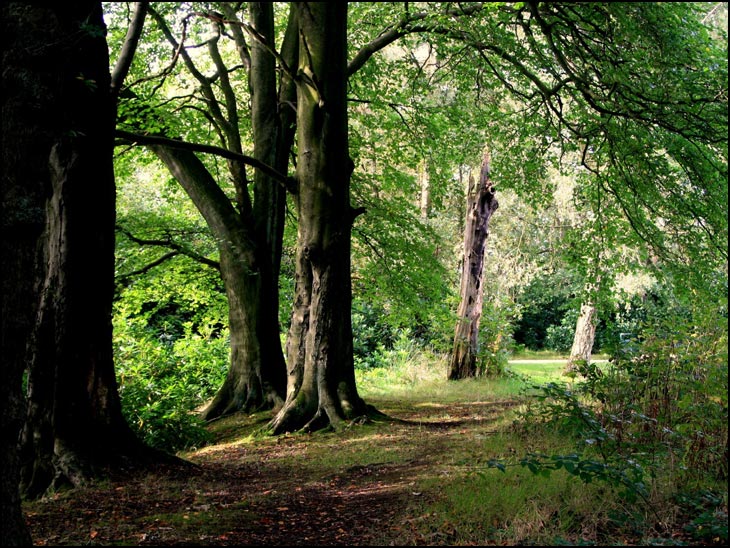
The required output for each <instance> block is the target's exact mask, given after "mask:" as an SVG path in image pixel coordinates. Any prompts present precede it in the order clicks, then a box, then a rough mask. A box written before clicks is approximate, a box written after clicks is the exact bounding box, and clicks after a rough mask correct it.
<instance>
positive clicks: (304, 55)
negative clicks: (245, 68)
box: [269, 2, 369, 433]
mask: <svg viewBox="0 0 730 548" xmlns="http://www.w3.org/2000/svg"><path fill="white" fill-rule="evenodd" d="M295 8H296V10H297V17H298V22H299V29H300V43H299V52H300V53H299V70H298V74H299V76H300V79H299V82H298V87H297V113H298V115H297V131H298V156H297V179H298V184H299V189H298V195H297V213H298V234H297V256H296V279H295V297H294V309H293V312H292V320H291V327H290V331H289V338H288V341H287V355H288V372H289V377H288V386H287V399H286V403H285V405H284V407H283V409H282V410H281V411H280V412H279V413H278V414H277V416H276V417H274V419H273V420H272V421H271V423H270V424H269V426H270V429H271V431H272V432H273V433H280V432H287V431H294V430H300V429H304V430H314V429H318V428H322V427H325V426H328V425H329V426H332V427H335V428H336V427H338V426H339V425H341V424H342V423H343V421H344V420H346V419H352V418H354V417H358V416H362V415H365V414H366V413H367V412H368V410H369V409H368V407H367V406H366V405H365V403H364V401H363V400H362V399H361V398H360V397H359V395H358V393H357V388H356V386H355V369H354V360H353V354H352V323H351V316H350V314H351V301H352V295H351V280H350V236H351V229H352V221H353V212H352V208H351V207H350V191H349V189H350V176H351V173H352V169H353V165H352V160H351V159H350V157H349V146H348V135H347V132H348V125H347V98H346V84H347V73H346V70H347V59H346V55H347V38H346V30H347V3H345V2H316V3H299V2H298V3H296V5H295Z"/></svg>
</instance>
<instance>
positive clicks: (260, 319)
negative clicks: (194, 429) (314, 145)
mask: <svg viewBox="0 0 730 548" xmlns="http://www.w3.org/2000/svg"><path fill="white" fill-rule="evenodd" d="M149 148H150V149H151V150H152V151H153V152H154V153H155V154H156V155H157V156H158V157H159V158H160V159H161V160H162V162H163V163H164V164H165V165H166V166H167V168H168V169H169V170H170V172H171V173H172V174H173V175H174V177H175V179H176V180H177V181H178V182H179V183H180V185H181V186H182V187H183V188H184V189H185V191H186V192H187V194H188V196H189V197H190V198H191V200H192V201H193V203H194V204H195V206H196V207H197V208H198V210H199V211H200V213H201V214H202V215H203V217H204V218H205V220H206V222H207V224H208V227H209V228H210V229H211V231H212V232H213V234H214V236H215V238H216V239H217V240H218V247H219V250H220V257H221V260H220V265H221V275H222V277H223V282H224V285H225V288H226V294H227V296H228V318H229V327H230V334H231V363H230V366H229V368H228V374H227V376H226V380H225V381H224V383H223V386H222V387H221V388H220V389H219V391H218V393H217V394H216V396H215V397H214V398H213V400H212V401H211V402H210V403H209V404H208V406H207V407H206V408H205V410H204V411H203V413H202V416H203V418H205V419H208V420H210V419H214V418H216V417H220V416H223V415H227V414H230V413H234V412H236V411H241V410H244V411H253V410H258V409H261V408H264V407H275V406H280V405H281V404H282V402H283V394H284V388H285V382H286V381H285V365H284V356H283V354H282V350H281V343H280V342H279V324H278V306H277V301H274V302H273V303H272V302H271V300H268V299H266V296H269V295H271V294H272V293H273V292H274V291H275V285H274V284H275V279H274V278H273V276H272V273H271V267H270V263H269V257H268V252H267V250H266V249H265V248H262V246H261V245H260V244H259V241H258V239H257V234H256V230H255V228H254V227H253V226H252V223H251V222H246V220H247V219H250V216H248V217H246V216H242V215H240V214H239V213H238V212H237V211H236V209H235V208H234V207H233V205H232V204H231V202H230V200H229V199H228V197H227V196H226V195H225V193H224V192H223V191H222V190H221V188H220V187H219V186H218V185H217V184H216V182H215V180H214V179H213V178H212V176H211V175H210V173H209V172H208V170H207V169H206V167H205V166H204V165H203V163H202V162H201V161H200V160H199V159H198V158H197V156H195V154H194V153H193V152H190V151H187V150H181V149H175V148H171V147H163V146H157V145H155V146H150V147H149Z"/></svg>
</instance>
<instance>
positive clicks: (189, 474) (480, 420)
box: [26, 404, 504, 546]
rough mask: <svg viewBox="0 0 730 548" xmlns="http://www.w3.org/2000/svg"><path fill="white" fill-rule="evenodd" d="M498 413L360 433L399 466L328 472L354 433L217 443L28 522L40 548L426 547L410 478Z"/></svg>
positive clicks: (433, 414) (34, 512)
mask: <svg viewBox="0 0 730 548" xmlns="http://www.w3.org/2000/svg"><path fill="white" fill-rule="evenodd" d="M503 411H504V407H503V406H495V405H491V404H490V405H486V404H485V405H484V406H482V407H481V408H479V407H477V408H475V407H474V406H473V405H468V406H467V405H453V406H436V407H430V408H429V407H423V408H421V409H418V410H416V409H413V410H410V412H406V413H402V414H401V418H403V419H407V420H408V421H409V422H393V423H391V424H386V425H379V426H373V427H367V428H371V431H366V432H367V433H366V435H368V436H373V438H374V439H376V438H377V442H373V446H374V445H376V444H381V445H382V447H383V451H387V450H388V449H389V446H393V447H395V445H394V444H398V445H397V448H398V450H399V454H400V455H404V454H406V455H407V458H403V457H399V458H397V459H389V460H387V461H383V462H372V458H369V457H368V456H362V454H357V455H354V456H353V457H352V460H351V461H350V462H348V461H347V460H344V461H341V460H337V459H335V460H333V461H332V462H328V461H327V458H328V452H329V453H330V456H331V454H333V453H334V452H337V451H342V452H343V453H347V452H348V449H347V444H348V443H354V442H353V440H355V441H358V442H359V441H361V440H359V439H358V436H360V435H361V434H360V433H358V432H357V431H356V430H357V428H358V427H355V428H354V429H353V433H352V435H350V436H348V437H346V438H340V437H338V435H336V434H328V435H324V436H322V435H318V434H314V435H311V436H303V435H299V436H285V437H282V438H279V439H277V440H271V439H270V440H263V441H262V440H258V441H256V442H254V443H238V442H235V441H234V442H227V443H219V444H217V445H213V446H210V447H207V448H204V449H203V450H201V451H198V452H196V453H193V454H191V455H189V457H188V458H189V459H190V461H191V462H193V463H194V464H195V466H191V467H189V468H184V469H177V468H176V469H170V468H160V469H158V470H155V471H154V473H147V474H144V475H141V476H140V475H137V476H132V477H117V478H115V479H113V480H110V481H106V482H102V483H100V484H97V485H94V486H91V487H88V488H83V489H76V490H74V491H70V492H67V493H64V494H58V495H55V496H53V497H50V498H48V499H46V500H43V501H37V502H34V503H32V504H28V505H26V506H27V507H26V511H27V516H28V523H29V526H30V530H31V534H32V536H33V539H34V541H35V543H36V545H41V546H43V545H54V546H62V545H107V546H108V545H112V544H127V545H149V546H174V545H198V546H207V545H210V546H213V545H215V546H257V545H258V546H260V545H267V546H268V545H270V546H305V545H310V546H311V545H317V546H334V545H347V546H355V545H359V546H367V545H371V546H377V545H388V544H391V543H394V544H403V543H409V544H426V543H429V542H428V541H427V539H423V538H420V537H419V534H418V532H417V531H416V528H415V527H414V526H413V524H414V523H415V522H414V517H413V516H412V515H409V512H412V510H413V508H414V506H413V503H414V502H415V503H416V504H417V503H418V502H419V500H421V497H426V496H428V495H427V494H424V493H420V492H417V491H416V490H415V489H416V488H415V487H414V486H415V485H416V481H415V479H416V478H417V477H419V476H421V475H423V474H432V473H435V470H434V467H438V466H439V462H440V460H441V459H440V455H443V454H444V452H448V451H450V444H451V442H452V436H453V435H455V434H457V433H458V432H464V428H465V427H467V426H471V427H478V428H482V427H484V426H485V424H486V423H487V421H490V420H493V419H494V417H495V416H496V415H498V414H500V413H502V412H503ZM443 417H448V420H443ZM230 429H235V425H233V424H232V425H231V426H230ZM321 444H325V445H326V446H325V445H321ZM408 444H411V445H408ZM308 454H312V455H313V456H312V459H311V462H310V461H308V460H307V455H308ZM316 455H320V456H319V457H317V456H316Z"/></svg>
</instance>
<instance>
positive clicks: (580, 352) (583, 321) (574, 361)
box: [565, 303, 596, 373]
mask: <svg viewBox="0 0 730 548" xmlns="http://www.w3.org/2000/svg"><path fill="white" fill-rule="evenodd" d="M595 338H596V307H595V306H594V305H593V304H592V303H583V304H582V305H581V306H580V315H579V316H578V321H577V322H576V324H575V336H574V337H573V346H572V348H571V349H570V358H569V359H568V363H567V364H566V366H565V371H566V373H570V372H573V371H575V370H576V369H577V368H578V364H580V363H584V364H588V363H590V361H591V353H592V352H593V342H594V341H595Z"/></svg>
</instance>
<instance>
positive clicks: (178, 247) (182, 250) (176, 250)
mask: <svg viewBox="0 0 730 548" xmlns="http://www.w3.org/2000/svg"><path fill="white" fill-rule="evenodd" d="M116 229H117V231H118V232H121V233H122V234H124V235H125V236H126V237H127V239H129V240H130V241H131V242H134V243H136V244H138V245H141V246H143V245H149V246H158V247H167V248H169V249H172V250H173V251H172V252H171V253H168V254H166V255H164V256H163V257H161V258H159V259H157V260H156V261H153V262H152V263H150V264H149V265H147V266H145V267H143V268H141V269H139V270H136V271H134V272H130V273H129V274H125V275H124V276H122V277H129V276H133V275H137V274H144V273H145V272H147V271H148V270H149V269H150V268H153V267H155V266H157V265H159V264H162V263H163V262H164V261H166V260H168V259H171V258H172V257H174V256H176V255H185V256H186V257H190V258H191V259H193V260H194V261H196V262H198V263H200V264H203V265H205V266H209V267H210V268H213V269H215V270H217V271H218V272H220V269H221V265H220V263H219V262H218V261H214V260H212V259H209V258H208V257H205V256H204V255H201V254H200V253H196V252H195V251H192V250H190V249H188V248H186V247H185V246H184V245H182V244H179V243H177V242H175V241H173V240H172V238H169V237H168V238H167V239H166V240H148V239H144V238H138V237H137V236H135V235H134V234H132V233H131V232H130V231H129V230H127V229H126V228H124V227H122V226H119V225H117V226H116ZM168 255H169V256H168Z"/></svg>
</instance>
